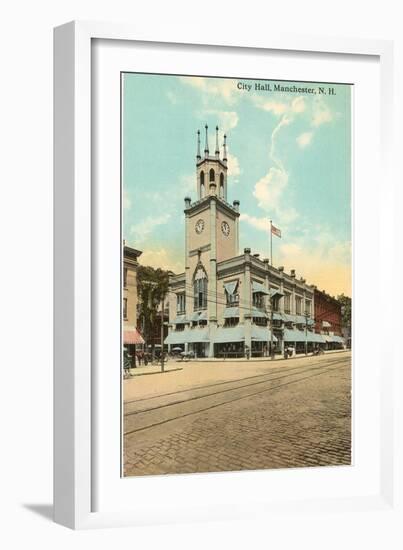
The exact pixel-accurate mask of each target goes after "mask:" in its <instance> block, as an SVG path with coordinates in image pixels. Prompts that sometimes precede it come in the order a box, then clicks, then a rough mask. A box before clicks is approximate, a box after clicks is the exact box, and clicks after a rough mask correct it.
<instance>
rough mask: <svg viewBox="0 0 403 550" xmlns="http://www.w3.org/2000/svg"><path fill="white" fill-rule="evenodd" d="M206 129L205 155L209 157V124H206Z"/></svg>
mask: <svg viewBox="0 0 403 550" xmlns="http://www.w3.org/2000/svg"><path fill="white" fill-rule="evenodd" d="M205 129H206V145H205V146H204V156H205V157H208V155H209V150H208V132H207V131H208V126H207V124H206V126H205Z"/></svg>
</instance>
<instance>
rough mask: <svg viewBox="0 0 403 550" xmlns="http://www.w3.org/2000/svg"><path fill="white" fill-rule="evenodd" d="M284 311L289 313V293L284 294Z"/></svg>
mask: <svg viewBox="0 0 403 550" xmlns="http://www.w3.org/2000/svg"><path fill="white" fill-rule="evenodd" d="M284 312H285V313H291V294H287V293H286V294H284Z"/></svg>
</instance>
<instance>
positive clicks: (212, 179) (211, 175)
mask: <svg viewBox="0 0 403 550" xmlns="http://www.w3.org/2000/svg"><path fill="white" fill-rule="evenodd" d="M210 181H215V173H214V170H213V169H212V168H211V169H210Z"/></svg>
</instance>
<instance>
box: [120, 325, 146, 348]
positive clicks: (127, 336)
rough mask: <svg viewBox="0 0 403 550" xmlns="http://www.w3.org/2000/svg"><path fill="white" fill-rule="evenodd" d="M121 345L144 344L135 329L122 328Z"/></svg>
mask: <svg viewBox="0 0 403 550" xmlns="http://www.w3.org/2000/svg"><path fill="white" fill-rule="evenodd" d="M123 343H124V344H144V339H143V337H142V336H141V334H140V333H139V331H138V330H137V329H136V328H135V327H128V326H126V327H124V328H123Z"/></svg>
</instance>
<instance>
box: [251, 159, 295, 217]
mask: <svg viewBox="0 0 403 550" xmlns="http://www.w3.org/2000/svg"><path fill="white" fill-rule="evenodd" d="M287 183H288V174H287V173H286V172H285V171H284V170H281V169H280V168H276V167H274V166H272V167H271V168H270V170H269V172H268V173H267V174H266V175H265V176H263V178H261V179H260V180H259V181H258V182H257V183H256V185H255V189H254V191H253V195H254V196H255V197H256V198H257V201H258V206H259V207H260V208H263V210H266V211H268V212H270V210H273V209H276V208H277V207H278V206H279V204H280V199H281V195H282V193H283V191H284V189H285V188H286V186H287Z"/></svg>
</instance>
